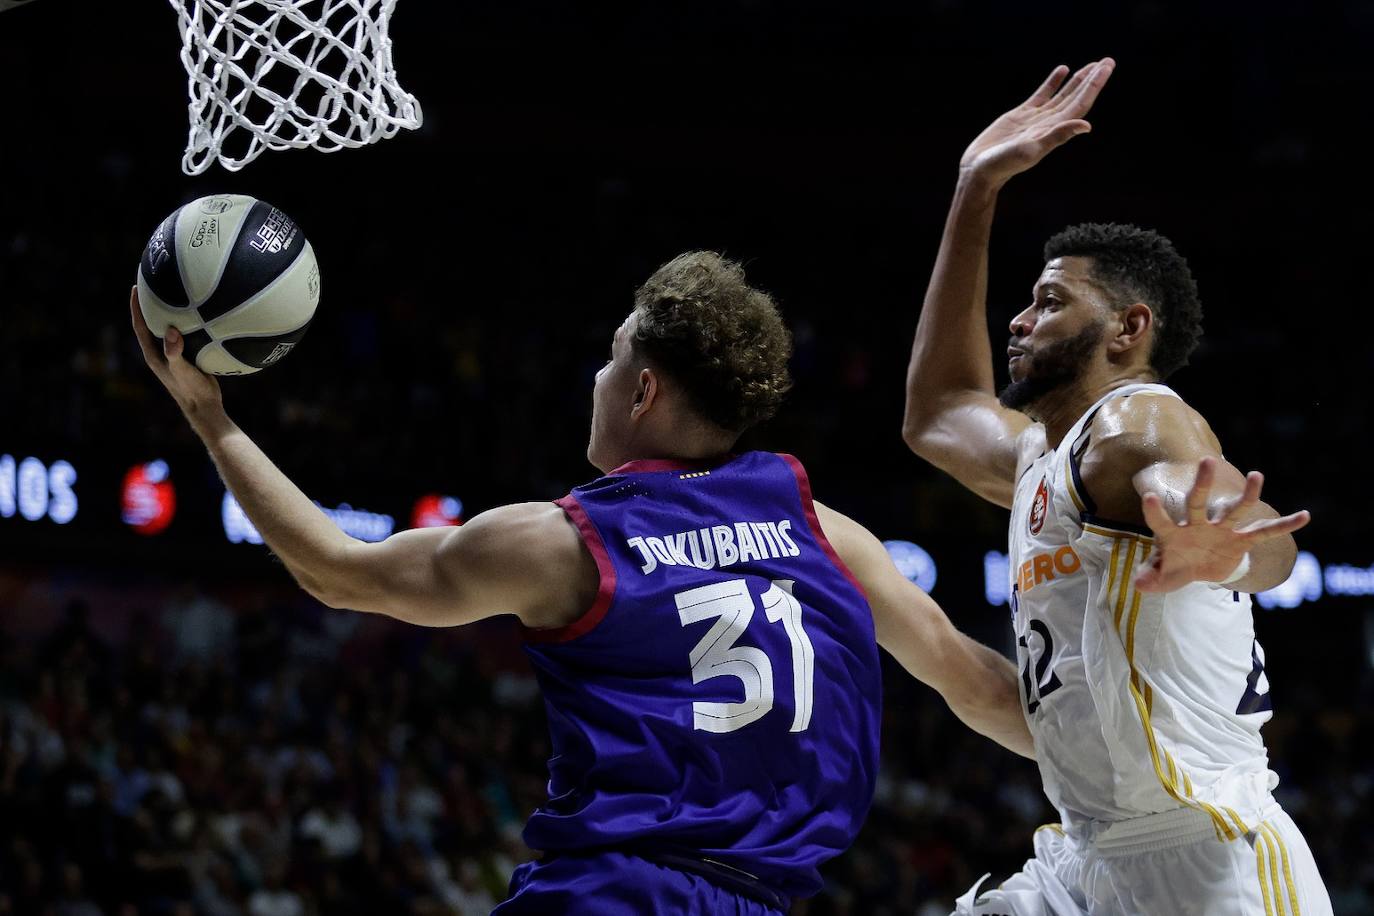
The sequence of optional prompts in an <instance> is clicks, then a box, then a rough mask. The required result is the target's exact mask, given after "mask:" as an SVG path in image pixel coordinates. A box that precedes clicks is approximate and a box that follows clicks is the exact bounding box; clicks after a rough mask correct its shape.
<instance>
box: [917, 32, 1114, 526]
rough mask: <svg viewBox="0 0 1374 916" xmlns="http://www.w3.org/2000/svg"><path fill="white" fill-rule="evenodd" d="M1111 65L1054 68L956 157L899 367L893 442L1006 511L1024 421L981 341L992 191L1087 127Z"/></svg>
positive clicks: (985, 328) (985, 334) (994, 197)
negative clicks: (898, 422)
mask: <svg viewBox="0 0 1374 916" xmlns="http://www.w3.org/2000/svg"><path fill="white" fill-rule="evenodd" d="M1114 67H1115V63H1114V62H1113V61H1112V59H1111V58H1104V59H1103V60H1101V61H1097V62H1095V63H1092V64H1089V65H1088V66H1086V67H1084V68H1082V69H1081V70H1079V71H1078V72H1077V73H1075V74H1074V75H1073V77H1072V78H1070V79H1067V81H1066V77H1068V68H1067V67H1062V66H1061V67H1056V68H1055V69H1054V71H1053V72H1052V73H1051V74H1050V75H1049V77H1048V78H1047V79H1046V80H1045V82H1044V83H1043V84H1041V86H1040V88H1039V89H1037V90H1036V91H1035V93H1034V94H1033V95H1031V97H1030V98H1028V99H1027V100H1026V101H1025V102H1023V103H1021V104H1020V105H1018V106H1017V107H1016V108H1014V109H1012V110H1011V111H1009V112H1007V113H1006V114H1004V115H1002V116H1001V117H999V118H998V119H997V120H996V121H994V122H993V123H992V124H991V125H990V126H989V127H988V128H987V129H986V130H985V131H983V133H981V134H980V135H979V136H978V138H977V139H975V140H974V141H973V143H972V144H970V145H969V147H968V149H967V150H965V152H964V155H963V158H962V159H961V160H960V163H959V183H958V185H957V186H956V188H955V192H954V201H953V203H952V204H951V206H950V211H949V217H948V219H947V220H946V223H945V231H944V236H943V238H942V239H941V241H940V252H939V255H938V256H937V258H936V261H935V268H934V270H933V272H932V274H931V278H930V286H929V288H928V289H927V290H926V298H925V305H924V307H923V308H922V310H921V318H920V321H919V323H918V324H917V327H916V339H915V342H914V344H913V346H912V351H911V363H910V365H909V367H908V369H907V399H906V415H905V418H904V421H903V424H902V438H903V439H905V441H906V443H907V445H908V446H910V447H911V450H912V451H914V452H915V453H916V454H918V455H920V456H921V457H922V458H924V459H926V460H927V461H929V462H931V463H932V464H934V465H936V466H937V467H939V468H941V469H942V470H944V471H946V472H948V473H950V474H951V475H953V476H954V477H955V478H956V479H957V480H959V481H960V482H961V483H963V484H964V485H965V486H967V487H969V488H970V489H971V490H973V491H974V492H976V493H978V494H979V495H980V496H982V497H984V498H985V499H988V500H990V501H992V502H994V503H997V504H998V505H1001V506H1007V507H1009V506H1010V505H1011V498H1012V484H1013V481H1014V478H1015V474H1016V441H1017V437H1018V436H1019V435H1020V433H1021V432H1022V431H1024V430H1025V429H1026V428H1027V427H1028V426H1030V422H1031V421H1030V420H1029V419H1028V418H1027V417H1026V416H1025V415H1024V414H1022V413H1019V412H1018V411H1015V410H1010V409H1008V408H1005V407H1003V406H1002V405H1001V404H1000V403H999V402H998V400H997V395H996V390H995V386H994V383H993V372H992V358H993V355H992V352H991V349H990V347H989V344H988V324H987V302H986V299H987V275H988V239H989V237H990V235H991V231H992V217H993V212H994V209H995V205H996V201H997V194H998V192H999V191H1000V190H1001V188H1002V186H1003V185H1004V184H1006V182H1007V181H1008V180H1010V179H1011V178H1012V176H1014V175H1017V174H1019V173H1020V172H1024V171H1026V170H1027V169H1029V168H1031V167H1032V166H1034V165H1035V164H1036V163H1038V162H1039V161H1040V160H1041V159H1043V158H1044V157H1045V156H1046V155H1048V154H1049V152H1050V151H1051V150H1053V149H1054V148H1055V147H1058V146H1060V145H1062V144H1064V143H1066V142H1067V141H1068V140H1069V139H1070V138H1072V137H1074V136H1076V135H1078V134H1080V133H1086V132H1087V131H1088V130H1090V129H1091V126H1090V125H1089V124H1088V122H1087V121H1085V120H1083V117H1084V115H1086V114H1087V113H1088V110H1089V109H1090V108H1091V107H1092V104H1093V102H1094V100H1096V98H1097V95H1098V93H1099V92H1100V91H1101V90H1102V87H1103V86H1104V85H1105V84H1106V82H1107V79H1108V78H1109V77H1110V76H1111V74H1112V70H1113V68H1114Z"/></svg>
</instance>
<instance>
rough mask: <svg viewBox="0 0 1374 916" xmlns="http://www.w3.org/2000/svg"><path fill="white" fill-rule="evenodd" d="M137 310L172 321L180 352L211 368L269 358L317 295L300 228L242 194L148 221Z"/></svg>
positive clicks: (288, 342)
mask: <svg viewBox="0 0 1374 916" xmlns="http://www.w3.org/2000/svg"><path fill="white" fill-rule="evenodd" d="M138 300H139V305H140V307H141V308H142V311H143V318H144V320H145V321H147V322H148V327H149V329H150V330H152V332H153V333H154V334H156V335H157V336H158V337H162V336H163V335H164V334H165V333H166V332H167V328H168V327H169V326H170V327H175V328H176V329H177V330H178V331H180V332H181V334H182V336H183V337H185V340H186V349H185V351H184V353H185V357H186V359H187V360H188V361H190V362H193V363H195V365H196V366H197V367H198V368H199V369H201V370H202V371H204V372H209V373H211V374H213V375H248V374H250V373H253V372H257V371H259V370H261V369H265V368H267V367H268V366H270V365H272V364H274V363H276V362H278V361H279V360H281V358H282V357H284V356H286V354H287V353H289V352H291V350H292V349H293V348H294V347H295V346H296V344H297V343H298V342H299V341H300V339H301V338H302V337H303V336H304V335H305V331H306V329H307V328H308V327H309V326H310V320H311V318H312V317H314V314H315V307H316V306H317V305H318V304H319V301H320V268H319V265H318V264H317V263H316V261H315V252H314V250H313V249H312V248H311V247H310V243H309V242H308V241H306V238H305V234H304V233H303V232H301V230H300V227H299V226H297V225H296V223H295V222H294V221H293V220H292V219H291V218H290V217H289V216H287V215H286V214H285V213H283V212H282V211H281V210H278V209H277V208H276V207H274V206H272V205H271V204H269V203H265V202H264V201H260V200H256V199H254V198H252V197H247V196H245V195H242V194H217V195H213V196H210V197H202V198H200V199H198V200H193V201H191V202H190V203H188V204H186V205H184V206H182V207H180V208H179V209H177V210H176V211H175V212H174V213H172V214H171V215H170V216H168V217H167V218H166V219H165V220H163V221H162V224H161V225H160V226H158V227H157V231H156V232H154V233H153V237H152V238H151V239H149V240H148V245H147V247H145V248H144V250H143V257H142V259H141V260H140V262H139V265H138Z"/></svg>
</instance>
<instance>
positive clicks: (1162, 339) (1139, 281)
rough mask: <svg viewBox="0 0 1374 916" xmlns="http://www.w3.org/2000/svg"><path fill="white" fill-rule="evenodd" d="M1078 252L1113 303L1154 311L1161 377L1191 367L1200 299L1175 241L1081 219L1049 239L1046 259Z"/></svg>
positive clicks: (1154, 364) (1154, 351)
mask: <svg viewBox="0 0 1374 916" xmlns="http://www.w3.org/2000/svg"><path fill="white" fill-rule="evenodd" d="M1074 256H1077V257H1088V258H1092V259H1093V264H1092V274H1093V277H1094V278H1095V279H1097V280H1098V281H1099V282H1101V283H1102V284H1104V285H1105V286H1106V287H1107V288H1108V290H1109V292H1110V293H1111V295H1112V298H1113V299H1114V301H1113V303H1112V304H1113V306H1114V307H1116V308H1125V307H1126V306H1128V305H1130V304H1131V303H1133V302H1143V303H1145V304H1146V305H1148V306H1149V307H1150V308H1151V310H1152V311H1153V312H1154V316H1155V336H1154V344H1153V345H1152V346H1151V348H1150V366H1151V368H1153V369H1154V371H1155V373H1156V374H1157V375H1158V376H1159V378H1160V379H1161V380H1162V379H1166V378H1168V377H1169V376H1170V375H1172V374H1173V373H1174V372H1175V371H1177V370H1178V369H1181V368H1182V367H1184V366H1186V365H1188V357H1189V355H1190V354H1192V352H1193V350H1194V349H1196V348H1197V344H1198V340H1199V339H1200V338H1201V337H1202V303H1201V301H1199V299H1198V293H1197V281H1195V280H1194V279H1193V274H1192V272H1191V271H1190V270H1189V269H1188V262H1187V261H1185V260H1184V259H1183V256H1182V255H1181V254H1179V253H1178V252H1177V251H1176V250H1175V249H1174V245H1173V243H1172V242H1170V241H1169V240H1168V239H1166V238H1165V237H1164V236H1162V235H1160V234H1159V233H1158V232H1154V231H1152V230H1149V229H1141V228H1140V227H1139V226H1131V225H1123V224H1120V223H1082V224H1080V225H1077V226H1070V227H1069V228H1067V229H1065V230H1064V231H1062V232H1060V233H1058V234H1057V235H1055V236H1054V237H1052V238H1051V239H1050V240H1049V241H1048V242H1046V243H1045V260H1046V261H1050V260H1053V259H1054V258H1062V257H1074Z"/></svg>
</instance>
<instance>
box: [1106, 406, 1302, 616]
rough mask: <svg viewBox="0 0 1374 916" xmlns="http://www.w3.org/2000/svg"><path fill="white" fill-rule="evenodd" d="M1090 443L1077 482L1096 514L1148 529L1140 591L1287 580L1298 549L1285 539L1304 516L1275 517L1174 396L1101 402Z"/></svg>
mask: <svg viewBox="0 0 1374 916" xmlns="http://www.w3.org/2000/svg"><path fill="white" fill-rule="evenodd" d="M1091 436H1092V439H1091V442H1092V444H1091V446H1090V447H1089V449H1088V452H1087V453H1086V454H1085V455H1084V458H1083V466H1082V478H1083V483H1084V486H1085V487H1086V488H1087V490H1088V493H1089V495H1091V496H1092V497H1093V500H1094V502H1095V503H1097V506H1098V512H1099V513H1100V514H1101V515H1102V516H1103V517H1105V518H1114V519H1120V520H1122V521H1126V522H1132V523H1137V524H1142V523H1143V524H1145V525H1148V526H1149V527H1150V529H1151V530H1152V531H1153V532H1154V536H1155V547H1154V551H1153V552H1152V553H1151V555H1150V559H1149V561H1148V562H1147V563H1146V565H1145V567H1144V568H1143V569H1142V570H1141V572H1140V574H1139V575H1138V576H1137V577H1136V587H1137V588H1139V589H1140V590H1141V591H1142V592H1169V591H1173V590H1175V589H1178V588H1181V587H1183V586H1184V585H1187V584H1188V583H1190V582H1223V583H1225V584H1226V585H1227V586H1228V587H1229V588H1232V589H1234V590H1236V591H1240V592H1260V591H1264V590H1265V589H1268V588H1273V587H1274V586H1276V585H1278V584H1279V583H1281V582H1283V581H1284V580H1285V579H1287V578H1288V574H1289V573H1290V572H1292V570H1293V563H1294V560H1295V559H1296V558H1297V550H1298V548H1297V544H1296V543H1295V542H1294V540H1293V535H1292V533H1293V532H1294V531H1297V530H1298V529H1299V528H1301V527H1303V526H1304V525H1306V524H1307V523H1308V521H1309V520H1310V518H1311V516H1310V515H1309V514H1308V513H1307V512H1306V511H1303V512H1295V513H1293V514H1292V515H1285V516H1280V515H1279V513H1278V512H1277V511H1275V510H1274V509H1273V508H1272V507H1270V506H1269V505H1267V504H1266V503H1264V502H1262V501H1261V500H1260V491H1261V489H1262V488H1263V485H1264V476H1263V475H1262V474H1260V473H1259V472H1258V471H1251V472H1250V473H1249V474H1242V473H1241V472H1240V470H1239V469H1237V468H1236V467H1235V466H1234V465H1232V464H1231V463H1230V462H1228V461H1227V460H1226V459H1225V458H1224V457H1222V454H1221V443H1220V442H1218V441H1217V438H1216V436H1215V434H1213V432H1212V430H1211V427H1209V426H1208V425H1207V422H1206V421H1205V420H1204V419H1203V418H1202V416H1201V415H1200V414H1198V412H1197V411H1195V410H1193V409H1192V408H1191V407H1189V406H1188V405H1186V404H1184V403H1183V402H1182V401H1180V400H1178V399H1177V398H1171V397H1158V396H1151V395H1132V396H1130V397H1127V398H1121V399H1119V400H1117V401H1111V402H1108V404H1107V405H1106V406H1105V407H1103V408H1102V410H1101V411H1100V412H1099V413H1098V415H1097V416H1096V417H1094V419H1093V424H1092V431H1091ZM1242 563H1244V564H1245V565H1243V566H1242Z"/></svg>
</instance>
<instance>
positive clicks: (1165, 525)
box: [1140, 493, 1174, 534]
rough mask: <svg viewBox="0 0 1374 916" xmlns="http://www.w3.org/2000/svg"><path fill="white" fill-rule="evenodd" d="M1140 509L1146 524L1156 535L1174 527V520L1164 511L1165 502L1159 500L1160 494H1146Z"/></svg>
mask: <svg viewBox="0 0 1374 916" xmlns="http://www.w3.org/2000/svg"><path fill="white" fill-rule="evenodd" d="M1140 508H1141V511H1142V512H1144V514H1145V524H1146V525H1149V526H1150V530H1151V531H1153V532H1155V533H1156V534H1158V533H1159V532H1161V531H1166V530H1168V529H1169V528H1172V527H1174V520H1173V519H1172V518H1170V517H1169V513H1168V512H1165V511H1164V500H1162V499H1160V498H1159V494H1158V493H1146V494H1145V498H1144V499H1143V500H1141V501H1140Z"/></svg>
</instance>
